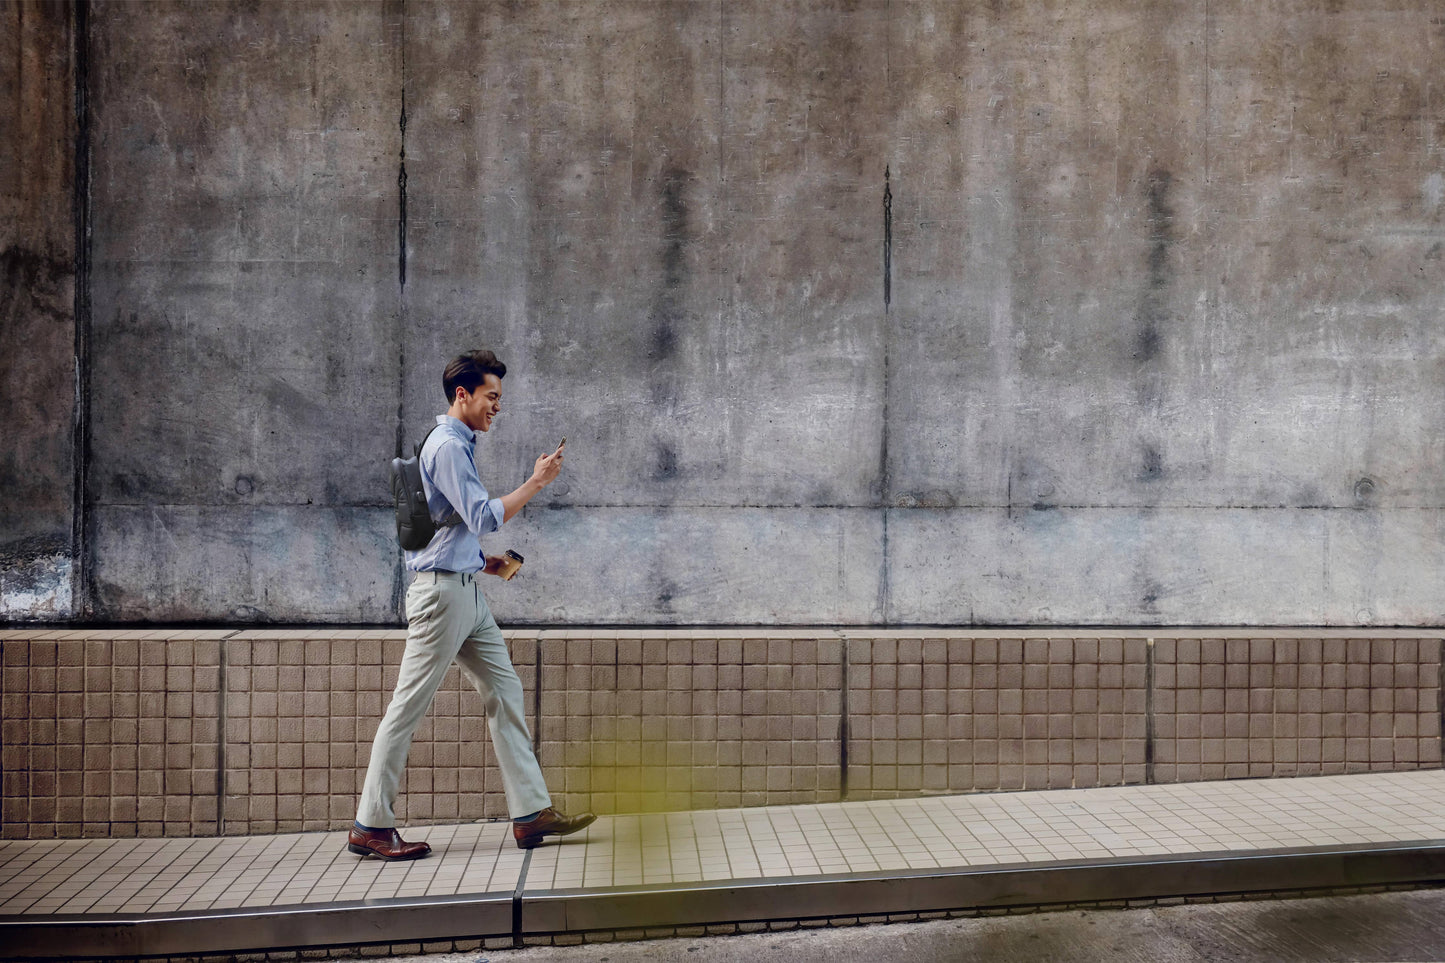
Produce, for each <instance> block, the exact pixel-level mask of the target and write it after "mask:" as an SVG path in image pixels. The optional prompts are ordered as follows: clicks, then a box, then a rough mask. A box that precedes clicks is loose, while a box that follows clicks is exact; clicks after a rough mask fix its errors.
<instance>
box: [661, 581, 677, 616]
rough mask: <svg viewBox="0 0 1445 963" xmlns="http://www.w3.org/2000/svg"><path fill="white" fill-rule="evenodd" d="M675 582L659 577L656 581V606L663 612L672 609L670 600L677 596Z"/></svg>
mask: <svg viewBox="0 0 1445 963" xmlns="http://www.w3.org/2000/svg"><path fill="white" fill-rule="evenodd" d="M677 594H678V587H677V583H676V582H674V581H672V580H671V579H669V578H663V579H660V580H659V581H658V583H657V607H658V609H660V610H661V611H663V612H671V611H672V607H673V606H672V600H673V599H675V598H677Z"/></svg>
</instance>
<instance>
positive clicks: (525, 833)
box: [512, 806, 597, 849]
mask: <svg viewBox="0 0 1445 963" xmlns="http://www.w3.org/2000/svg"><path fill="white" fill-rule="evenodd" d="M596 818H597V817H596V816H594V815H593V814H592V813H578V814H577V815H576V816H565V815H563V814H562V813H559V812H558V811H557V810H555V809H553V808H552V807H551V806H548V807H547V808H546V809H544V810H542V811H541V812H540V813H538V814H537V817H536V818H535V819H529V820H527V821H526V822H524V823H522V822H517V821H516V820H515V819H514V820H512V835H513V836H515V837H516V839H517V848H518V849H535V848H537V847H538V846H540V845H542V837H543V836H566V835H568V834H569V833H575V832H576V831H577V830H579V829H586V828H587V827H588V826H591V825H592V822H593V820H595V819H596Z"/></svg>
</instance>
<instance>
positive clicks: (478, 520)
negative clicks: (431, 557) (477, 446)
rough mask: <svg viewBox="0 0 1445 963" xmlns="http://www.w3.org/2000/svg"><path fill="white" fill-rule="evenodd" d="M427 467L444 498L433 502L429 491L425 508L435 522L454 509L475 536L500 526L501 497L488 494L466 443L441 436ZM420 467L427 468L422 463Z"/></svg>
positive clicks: (433, 485) (434, 488)
mask: <svg viewBox="0 0 1445 963" xmlns="http://www.w3.org/2000/svg"><path fill="white" fill-rule="evenodd" d="M430 468H431V470H430V471H429V472H428V473H427V474H429V475H430V476H431V477H430V479H429V480H430V481H431V484H432V488H433V490H434V493H435V494H438V495H441V496H442V499H445V504H442V505H436V504H433V498H432V494H433V493H428V497H427V508H429V509H430V510H431V513H432V518H433V519H434V520H435V521H436V522H437V523H438V524H440V523H441V522H443V521H445V520H446V518H447V516H448V515H449V514H450V512H451V511H455V512H456V513H457V514H458V515H460V516H461V517H462V521H463V522H465V523H466V526H467V530H468V531H470V532H471V533H472V534H473V535H475V536H476V537H477V538H481V537H482V536H483V535H485V534H487V533H488V532H495V531H496V530H497V529H499V528H501V527H502V523H503V522H504V521H506V517H507V516H506V512H505V510H504V509H503V507H502V500H501V499H500V498H491V497H489V496H488V495H487V489H486V488H485V487H483V485H482V481H481V478H479V477H478V475H477V466H476V463H475V462H474V461H473V460H472V453H471V451H470V450H469V448H468V447H467V445H465V444H464V443H462V442H460V441H458V440H456V439H455V438H452V437H450V436H448V437H446V438H443V439H442V441H441V444H439V445H438V446H437V448H436V454H435V455H434V456H433V459H432V463H431V466H430ZM423 470H424V471H425V470H426V466H425V465H423ZM439 500H440V499H439ZM438 516H440V517H438Z"/></svg>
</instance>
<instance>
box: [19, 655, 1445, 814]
mask: <svg viewBox="0 0 1445 963" xmlns="http://www.w3.org/2000/svg"><path fill="white" fill-rule="evenodd" d="M510 642H511V646H512V654H513V661H514V662H515V663H516V665H517V668H518V671H519V673H520V675H521V676H522V681H523V683H524V684H525V686H526V688H527V693H528V699H529V700H531V704H530V705H529V711H530V714H531V717H532V720H533V727H534V730H535V735H536V736H537V738H538V743H539V749H540V753H541V757H542V762H543V765H544V767H545V768H546V770H547V776H548V782H549V783H550V785H551V786H552V789H553V794H554V797H555V799H556V801H557V804H558V805H559V806H562V807H564V808H568V809H574V808H575V809H580V808H591V809H594V810H597V811H601V812H636V811H647V810H664V809H686V808H694V807H696V808H712V807H731V806H753V805H765V804H781V803H799V802H822V801H829V800H836V799H839V798H842V797H843V796H844V795H845V794H846V796H847V798H854V799H857V798H877V797H887V796H905V795H915V794H919V793H930V792H965V791H971V790H999V789H1005V790H1006V789H1035V788H1059V787H1067V786H1098V785H1118V784H1123V783H1140V782H1149V781H1155V782H1175V781H1190V780H1198V779H1221V778H1237V777H1249V776H1283V775H1309V774H1317V773H1340V772H1357V771H1365V770H1404V769H1418V768H1437V767H1439V766H1440V765H1441V762H1442V759H1441V741H1440V732H1441V658H1440V657H1441V645H1442V643H1441V639H1440V637H1438V636H1430V635H1427V634H1424V633H1418V632H1416V633H1412V632H1403V631H1395V632H1371V633H1368V634H1365V633H1352V632H1346V631H1319V632H1312V633H1311V632H1299V631H1290V632H1260V631H1258V630H1253V631H1250V630H1240V631H1236V632H1230V631H1223V630H1221V631H1187V632H1185V631H1174V632H1165V631H1158V632H1154V633H1152V634H1143V633H1140V634H1132V633H1131V634H1127V635H1126V634H1122V633H1107V632H1084V631H1074V632H1059V631H1054V632H1025V631H1008V632H1004V631H948V630H933V631H923V630H920V631H896V632H869V631H857V632H839V631H833V630H812V631H807V630H794V631H771V632H765V631H761V630H749V631H717V630H706V631H699V630H674V631H626V630H611V629H607V630H567V631H550V630H544V631H514V632H512V633H510ZM402 645H403V633H402V632H400V631H398V630H391V629H385V630H348V629H338V630H316V629H298V630H251V631H166V630H128V631H104V630H77V631H66V630H14V631H6V632H0V652H3V657H0V693H3V700H4V702H3V729H0V782H3V835H4V836H6V837H10V838H16V837H20V838H25V837H30V838H44V837H51V836H129V835H144V836H157V835H208V834H214V833H217V832H223V833H229V834H241V833H265V832H277V831H290V830H300V829H324V828H332V827H339V826H344V825H346V824H347V823H348V822H349V821H350V819H351V818H352V816H353V815H354V811H355V805H356V796H357V792H358V789H359V785H360V780H361V776H362V774H363V773H364V771H365V766H366V759H367V756H368V753H369V751H370V746H371V737H372V734H373V733H374V732H375V729H376V725H377V722H378V721H379V719H380V717H381V713H382V710H383V708H384V707H385V703H386V701H387V699H388V697H389V695H390V692H391V688H392V685H393V684H394V682H395V678H396V666H397V664H398V662H399V660H400V655H401V648H402ZM397 811H398V816H399V817H400V818H401V819H402V820H403V821H404V822H405V823H407V824H413V825H414V824H418V823H424V822H429V821H456V820H460V819H471V818H480V817H483V816H496V815H501V814H502V813H503V804H502V791H501V782H500V777H499V774H498V771H497V768H496V760H495V757H494V756H493V754H492V749H491V745H490V741H489V740H488V738H487V736H486V733H485V720H484V719H483V718H482V716H481V704H480V701H479V700H478V698H477V696H476V695H475V693H474V692H473V691H472V690H471V689H470V688H464V686H463V684H462V681H461V679H460V675H459V673H458V672H457V670H456V669H455V668H454V669H453V670H452V671H451V672H450V673H449V674H448V676H447V680H446V682H445V684H444V686H443V689H442V691H441V692H440V693H439V694H438V696H437V700H436V703H435V705H434V706H433V711H432V712H431V714H430V715H429V716H428V717H427V719H426V721H425V722H424V723H423V724H422V727H421V728H420V730H419V731H418V732H417V736H416V739H415V741H414V742H413V745H412V753H411V760H410V764H409V766H408V769H407V775H406V781H405V782H404V784H403V796H402V798H401V799H400V800H399V801H398V807H397Z"/></svg>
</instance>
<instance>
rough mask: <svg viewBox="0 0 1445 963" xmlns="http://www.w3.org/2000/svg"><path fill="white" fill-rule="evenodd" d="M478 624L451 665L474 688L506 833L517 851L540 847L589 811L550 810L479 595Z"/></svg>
mask: <svg viewBox="0 0 1445 963" xmlns="http://www.w3.org/2000/svg"><path fill="white" fill-rule="evenodd" d="M478 607H479V611H478V624H477V626H476V628H475V629H473V630H472V633H471V635H470V636H469V637H468V638H467V640H466V641H465V642H463V643H462V645H461V649H460V650H459V651H458V652H457V663H458V664H459V665H461V667H462V670H463V671H464V672H465V673H466V674H467V676H468V677H470V679H471V680H472V684H473V685H474V686H476V689H477V693H478V694H479V695H480V696H481V697H482V704H483V705H484V706H485V707H486V711H487V726H488V728H489V729H490V731H491V735H492V747H493V748H494V749H495V750H496V753H497V763H498V765H499V767H500V768H501V770H502V788H503V789H504V790H505V791H506V794H507V813H508V815H510V816H511V817H512V835H513V838H515V839H516V841H517V845H518V846H519V847H521V848H522V849H533V848H535V847H537V846H539V845H541V843H542V840H543V839H544V838H545V837H547V836H566V835H568V834H569V833H575V832H577V831H578V830H579V829H585V828H587V827H588V826H590V825H591V824H592V822H593V820H595V819H596V818H597V817H596V816H594V815H593V814H592V813H579V814H577V815H576V816H567V815H564V814H562V813H559V812H558V811H557V810H556V809H554V808H552V797H551V795H550V794H549V793H548V792H547V783H546V781H545V780H544V779H543V778H542V768H541V766H539V765H538V764H537V755H536V753H534V752H533V751H532V735H531V733H530V732H528V731H527V718H526V714H525V709H524V706H525V705H526V702H525V700H524V698H523V691H522V680H521V679H519V678H517V670H516V669H515V668H514V667H513V666H512V660H511V657H510V656H509V655H508V653H507V643H506V641H505V640H504V639H503V638H502V633H501V630H500V629H498V628H497V623H496V620H494V619H493V618H492V613H491V612H490V611H489V610H488V608H487V603H486V600H485V599H481V598H480V597H479V606H478Z"/></svg>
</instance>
